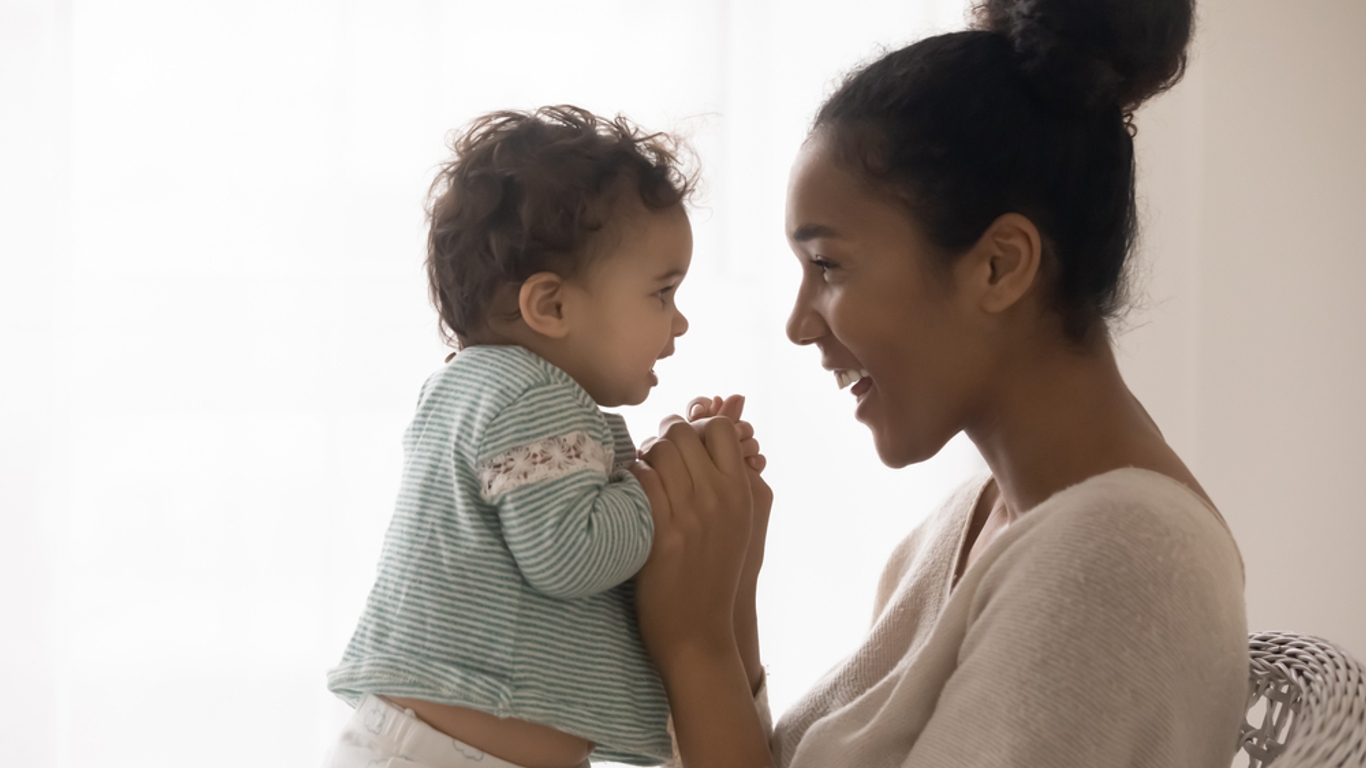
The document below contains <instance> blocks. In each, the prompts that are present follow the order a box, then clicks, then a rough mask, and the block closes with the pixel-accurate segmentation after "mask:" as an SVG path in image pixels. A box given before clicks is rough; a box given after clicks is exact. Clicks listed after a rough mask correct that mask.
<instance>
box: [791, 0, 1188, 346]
mask: <svg viewBox="0 0 1366 768" xmlns="http://www.w3.org/2000/svg"><path fill="white" fill-rule="evenodd" d="M1193 14H1194V8H1193V1H1192V0H986V1H985V2H982V3H980V4H979V5H978V6H977V8H976V10H975V17H976V24H975V25H974V26H975V29H973V30H970V31H967V32H959V33H954V34H947V35H940V36H937V37H931V38H928V39H925V40H922V41H920V42H917V43H915V44H913V45H910V46H907V47H906V48H902V49H901V50H898V51H894V52H892V53H889V54H887V55H885V56H883V57H882V58H880V59H878V60H877V61H875V62H873V63H872V64H869V65H867V66H866V67H863V68H862V69H860V70H858V71H856V72H854V73H853V74H852V75H850V76H849V78H848V79H847V80H846V81H845V82H844V83H843V85H842V86H841V87H840V88H839V90H838V91H837V92H836V93H835V94H834V95H833V96H831V97H830V98H829V100H827V101H826V103H825V104H824V106H822V107H821V110H820V112H819V113H818V114H817V116H816V121H815V129H814V130H816V131H827V132H829V133H830V135H831V136H832V137H833V138H834V139H835V141H836V146H837V147H839V151H840V152H841V155H842V156H843V158H844V159H845V160H846V161H849V162H851V163H853V164H854V165H855V166H856V167H858V168H859V169H860V170H861V171H862V172H863V173H864V174H865V175H866V176H867V177H869V178H870V179H871V180H872V181H874V182H875V183H877V184H879V185H881V186H885V187H886V188H888V189H889V190H891V191H892V192H894V193H895V194H896V195H897V196H898V197H899V198H900V199H901V200H903V201H904V202H905V203H906V204H907V205H908V206H909V207H910V210H911V212H912V214H913V215H914V216H915V217H916V219H917V221H918V222H919V223H920V225H921V226H923V227H924V229H925V231H926V234H927V236H928V237H929V238H930V240H931V241H932V242H933V243H935V244H936V245H937V246H939V247H940V248H942V249H943V250H944V252H945V253H946V254H948V256H949V257H950V258H952V257H956V256H957V255H959V254H961V253H963V252H964V251H966V250H967V249H968V248H969V247H970V246H972V244H973V243H975V242H976V241H977V240H978V238H979V237H980V236H981V235H982V233H983V232H984V231H985V230H986V228H987V227H988V226H989V225H990V224H991V222H993V221H994V220H995V219H996V218H997V217H999V216H1001V215H1002V214H1005V213H1012V212H1013V213H1019V214H1022V215H1024V216H1026V217H1027V218H1029V219H1030V221H1032V222H1033V223H1034V225H1035V226H1037V227H1038V228H1039V231H1040V233H1041V235H1042V236H1043V239H1044V249H1045V262H1044V266H1045V269H1046V270H1047V271H1046V272H1045V273H1044V274H1047V275H1048V276H1049V277H1050V279H1051V280H1052V290H1053V297H1052V298H1053V306H1054V307H1055V308H1056V309H1057V310H1058V311H1059V313H1060V314H1061V316H1062V319H1063V327H1064V330H1065V332H1066V333H1067V336H1068V338H1070V339H1072V340H1073V341H1081V340H1082V339H1084V338H1085V337H1086V336H1087V334H1088V333H1089V332H1090V331H1091V330H1092V329H1093V328H1094V327H1095V326H1096V324H1097V323H1098V322H1103V321H1105V320H1106V319H1109V318H1110V317H1113V316H1114V314H1115V313H1116V312H1117V311H1118V310H1119V308H1120V307H1121V306H1122V305H1123V303H1124V298H1125V297H1124V288H1125V286H1124V278H1125V275H1126V268H1125V265H1126V260H1127V258H1128V255H1129V252H1130V250H1131V248H1132V246H1133V242H1134V238H1135V234H1136V213H1135V205H1134V147H1133V130H1132V116H1133V112H1134V110H1135V109H1137V108H1138V106H1139V105H1140V104H1141V103H1142V102H1143V101H1144V100H1145V99H1147V98H1149V97H1151V96H1153V95H1155V94H1157V93H1160V92H1161V91H1164V90H1166V89H1167V88H1170V87H1171V86H1173V85H1175V84H1176V82H1177V81H1178V80H1179V79H1180V78H1181V75H1182V73H1183V71H1184V69H1185V63H1186V45H1187V43H1188V41H1189V39H1190V36H1191V28H1192V24H1193Z"/></svg>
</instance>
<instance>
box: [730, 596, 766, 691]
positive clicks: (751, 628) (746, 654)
mask: <svg viewBox="0 0 1366 768" xmlns="http://www.w3.org/2000/svg"><path fill="white" fill-rule="evenodd" d="M756 587H757V584H756V583H754V582H750V583H748V584H746V583H745V582H744V581H741V583H740V588H739V590H738V591H737V593H736V595H735V615H734V618H733V619H732V623H733V624H734V625H735V647H736V650H737V651H739V653H740V660H741V661H742V662H743V663H744V666H745V677H746V678H747V679H748V680H749V687H750V691H751V692H752V693H754V692H758V690H759V686H760V685H762V684H763V681H764V664H763V660H762V658H761V656H760V654H759V620H758V615H757V612H756V608H755V589H756Z"/></svg>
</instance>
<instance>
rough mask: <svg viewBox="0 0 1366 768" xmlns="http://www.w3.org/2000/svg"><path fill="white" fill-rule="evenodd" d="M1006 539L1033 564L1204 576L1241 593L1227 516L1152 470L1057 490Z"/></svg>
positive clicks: (1117, 473)
mask: <svg viewBox="0 0 1366 768" xmlns="http://www.w3.org/2000/svg"><path fill="white" fill-rule="evenodd" d="M1002 539H1003V541H1002V542H1001V544H1002V548H1003V549H1014V550H1017V551H1016V553H1015V555H1016V557H1018V558H1022V559H1026V560H1029V561H1034V562H1039V561H1043V560H1053V559H1065V560H1067V561H1069V562H1070V563H1072V564H1073V566H1074V567H1083V566H1085V567H1088V568H1090V569H1092V570H1095V571H1102V570H1106V571H1109V572H1112V573H1118V572H1122V571H1132V572H1133V573H1132V574H1131V575H1138V574H1139V573H1148V572H1150V571H1153V570H1155V569H1156V570H1165V571H1167V572H1181V571H1185V572H1190V571H1200V572H1202V573H1203V574H1206V575H1210V576H1214V577H1216V578H1217V579H1218V580H1223V581H1227V582H1228V583H1229V585H1230V586H1232V585H1234V584H1235V583H1236V586H1237V587H1238V589H1239V590H1241V588H1242V581H1243V564H1242V557H1241V554H1240V553H1239V551H1238V546H1237V544H1236V542H1235V541H1234V539H1233V535H1232V533H1231V532H1230V530H1229V528H1228V525H1227V524H1226V523H1225V522H1224V518H1223V516H1222V515H1220V514H1219V512H1218V510H1216V509H1215V508H1214V507H1213V506H1212V505H1211V504H1210V503H1209V502H1208V500H1206V499H1205V498H1204V497H1203V495H1202V494H1200V493H1198V492H1197V491H1196V490H1194V489H1193V488H1191V487H1190V486H1189V485H1187V484H1185V483H1183V482H1181V481H1180V480H1177V479H1175V478H1173V477H1171V476H1169V475H1166V474H1162V473H1160V472H1155V471H1152V470H1149V469H1141V468H1137V467H1125V468H1121V469H1115V470H1111V471H1109V472H1105V473H1102V474H1099V475H1095V476H1093V477H1091V478H1088V479H1087V480H1085V481H1083V482H1080V483H1078V484H1076V485H1074V486H1072V487H1070V488H1066V489H1064V490H1062V491H1059V492H1058V493H1056V494H1054V495H1053V496H1052V497H1050V498H1049V499H1047V500H1046V501H1044V502H1043V503H1042V504H1040V505H1038V506H1037V507H1035V508H1034V509H1032V510H1030V511H1029V512H1028V513H1027V514H1025V515H1024V516H1023V517H1022V518H1020V520H1018V521H1017V522H1016V523H1014V524H1013V525H1012V526H1011V530H1009V531H1007V532H1006V533H1005V534H1002Z"/></svg>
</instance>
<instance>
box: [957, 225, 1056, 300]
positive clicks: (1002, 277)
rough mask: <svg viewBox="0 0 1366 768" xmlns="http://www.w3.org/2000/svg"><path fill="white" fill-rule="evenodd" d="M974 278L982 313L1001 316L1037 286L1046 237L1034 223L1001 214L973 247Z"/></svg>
mask: <svg viewBox="0 0 1366 768" xmlns="http://www.w3.org/2000/svg"><path fill="white" fill-rule="evenodd" d="M973 251H974V252H975V253H974V254H973V255H974V257H975V258H974V259H973V262H974V264H975V268H974V273H975V274H974V277H975V279H976V283H977V289H978V291H979V294H978V295H979V301H980V305H981V307H982V309H983V310H985V311H987V312H990V313H992V314H998V313H1000V312H1004V311H1005V310H1007V309H1009V308H1011V307H1013V306H1015V305H1016V304H1017V303H1018V302H1019V301H1020V299H1021V298H1022V297H1023V296H1024V295H1025V294H1026V293H1028V292H1029V289H1030V288H1032V287H1034V284H1035V282H1036V281H1037V280H1038V277H1039V267H1040V265H1041V263H1042V261H1043V238H1042V237H1041V236H1040V235H1039V228H1038V227H1036V226H1034V222H1032V221H1030V220H1029V219H1028V218H1026V217H1024V216H1021V215H1020V214H1018V213H1006V214H1002V215H1001V216H1000V217H999V218H997V219H996V220H995V221H993V222H992V223H991V226H989V227H987V230H986V232H984V233H982V236H981V237H980V238H979V239H978V240H977V245H975V246H973Z"/></svg>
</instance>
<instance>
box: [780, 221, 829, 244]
mask: <svg viewBox="0 0 1366 768" xmlns="http://www.w3.org/2000/svg"><path fill="white" fill-rule="evenodd" d="M818 237H839V232H837V231H836V230H835V228H834V227H832V226H830V225H828V224H803V225H801V226H800V227H797V228H796V229H794V230H792V242H794V243H804V242H806V241H808V240H815V239H816V238H818Z"/></svg>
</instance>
